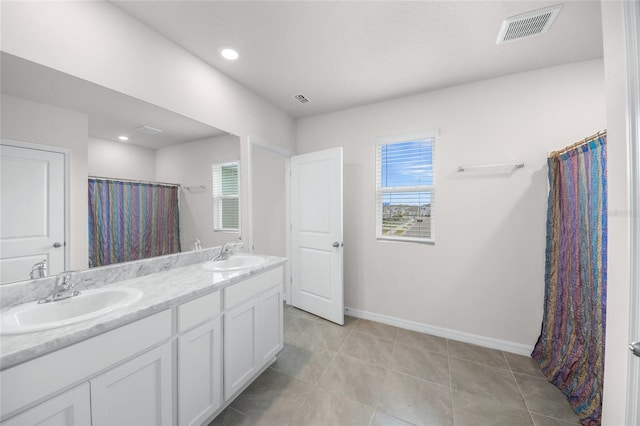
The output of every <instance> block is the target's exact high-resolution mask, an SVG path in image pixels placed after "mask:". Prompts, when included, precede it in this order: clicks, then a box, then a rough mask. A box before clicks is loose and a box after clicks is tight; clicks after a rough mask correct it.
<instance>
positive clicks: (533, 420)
mask: <svg viewBox="0 0 640 426" xmlns="http://www.w3.org/2000/svg"><path fill="white" fill-rule="evenodd" d="M501 352H502V351H501ZM502 356H504V358H505V360H506V361H507V365H508V366H509V372H510V373H511V377H513V381H514V382H515V383H516V387H517V388H518V392H520V398H522V402H523V403H524V408H526V409H527V414H529V418H530V419H531V423H533V425H534V426H535V424H536V421H535V419H534V418H533V415H531V410H530V409H529V404H527V398H525V397H524V394H523V393H522V388H521V387H520V383H518V379H517V378H516V374H515V373H514V371H513V368H511V364H509V360H507V357H506V356H505V355H504V352H502Z"/></svg>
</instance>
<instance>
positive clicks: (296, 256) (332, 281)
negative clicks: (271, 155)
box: [291, 148, 344, 325]
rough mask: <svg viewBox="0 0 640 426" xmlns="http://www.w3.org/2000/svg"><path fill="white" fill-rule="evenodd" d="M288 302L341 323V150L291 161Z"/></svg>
mask: <svg viewBox="0 0 640 426" xmlns="http://www.w3.org/2000/svg"><path fill="white" fill-rule="evenodd" d="M291 228H292V229H291V240H292V244H291V245H292V247H291V270H292V279H293V285H292V304H293V306H295V307H298V308H300V309H303V310H305V311H308V312H311V313H312V314H315V315H318V316H320V317H322V318H326V319H328V320H329V321H333V322H335V323H338V324H340V325H342V324H344V289H343V279H342V265H343V261H342V252H343V249H342V148H333V149H329V150H325V151H319V152H313V153H310V154H304V155H297V156H294V157H291Z"/></svg>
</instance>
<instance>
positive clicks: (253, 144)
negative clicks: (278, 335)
mask: <svg viewBox="0 0 640 426" xmlns="http://www.w3.org/2000/svg"><path fill="white" fill-rule="evenodd" d="M248 140H249V143H248V150H247V180H248V182H247V198H248V199H247V210H248V222H249V223H248V224H247V225H248V226H247V227H246V229H247V249H248V250H249V252H250V253H253V242H254V240H253V228H254V225H253V150H254V149H256V148H259V149H264V150H266V151H269V152H271V153H272V154H276V155H279V156H281V157H283V158H284V160H285V188H284V190H285V206H284V209H285V256H286V257H287V259H291V200H290V196H289V188H290V181H291V170H290V166H289V162H290V158H291V157H292V156H294V155H296V153H295V152H293V151H289V150H288V149H285V148H282V147H280V146H278V145H274V144H272V143H269V142H266V141H264V140H262V139H260V138H258V137H256V136H251V135H249V137H248ZM284 271H285V294H284V297H283V299H284V301H285V302H286V303H287V304H290V303H291V291H292V288H291V286H292V283H291V262H287V263H286V264H285V266H284Z"/></svg>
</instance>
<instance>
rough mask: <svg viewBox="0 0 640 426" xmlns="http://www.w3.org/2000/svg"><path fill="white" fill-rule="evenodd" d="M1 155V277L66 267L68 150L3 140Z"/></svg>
mask: <svg viewBox="0 0 640 426" xmlns="http://www.w3.org/2000/svg"><path fill="white" fill-rule="evenodd" d="M3 142H5V141H3ZM0 159H1V160H0V175H1V176H0V283H6V282H13V281H21V280H26V279H29V273H30V272H31V268H32V267H33V265H34V264H36V263H38V262H40V261H42V260H46V261H47V267H48V270H49V274H56V273H59V272H62V271H64V269H65V259H64V256H65V249H64V206H65V200H64V154H62V153H60V152H52V151H43V150H39V149H30V148H22V147H17V146H11V145H6V144H5V143H3V144H2V145H0Z"/></svg>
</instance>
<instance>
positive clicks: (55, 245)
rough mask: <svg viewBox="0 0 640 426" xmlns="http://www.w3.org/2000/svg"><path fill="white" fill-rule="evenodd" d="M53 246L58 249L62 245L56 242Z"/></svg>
mask: <svg viewBox="0 0 640 426" xmlns="http://www.w3.org/2000/svg"><path fill="white" fill-rule="evenodd" d="M53 246H54V247H55V248H59V247H62V244H60V243H58V242H55V243H53Z"/></svg>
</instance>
